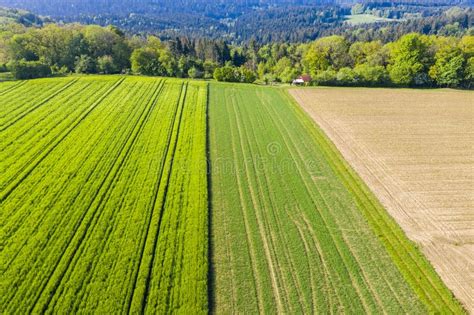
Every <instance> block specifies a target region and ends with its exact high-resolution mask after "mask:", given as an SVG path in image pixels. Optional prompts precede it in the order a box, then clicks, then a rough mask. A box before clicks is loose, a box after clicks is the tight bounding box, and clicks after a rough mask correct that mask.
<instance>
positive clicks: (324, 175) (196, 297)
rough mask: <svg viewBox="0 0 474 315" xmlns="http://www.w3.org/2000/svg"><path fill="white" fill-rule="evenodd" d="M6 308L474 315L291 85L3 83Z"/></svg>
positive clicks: (2, 297) (0, 265)
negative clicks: (297, 101)
mask: <svg viewBox="0 0 474 315" xmlns="http://www.w3.org/2000/svg"><path fill="white" fill-rule="evenodd" d="M0 139H1V142H0V175H1V176H0V310H1V312H2V313H7V314H10V313H44V312H47V313H60V314H68V313H77V312H80V313H99V314H109V313H147V314H153V313H158V314H167V313H185V314H195V313H208V312H213V313H218V314H228V313H249V314H255V313H270V314H272V313H313V312H314V313H341V312H345V313H365V312H367V313H427V312H438V313H462V312H463V309H462V308H461V306H460V304H459V303H458V302H457V300H455V299H454V298H453V297H452V294H451V292H450V291H449V290H448V289H447V288H446V287H445V285H444V284H443V283H442V282H441V280H440V279H439V277H438V276H437V274H436V273H435V271H434V270H433V268H432V267H431V265H430V264H429V263H428V262H427V260H426V259H425V258H424V256H422V255H421V253H420V252H419V250H418V249H417V248H416V246H415V245H414V244H413V243H411V242H410V241H409V240H408V239H407V238H406V236H405V235H404V234H403V232H402V230H401V229H400V228H399V227H398V226H397V225H396V224H395V222H394V221H393V220H392V219H391V217H389V216H388V214H387V213H386V211H385V210H384V209H383V207H382V206H381V205H380V203H379V202H378V201H377V200H376V198H375V197H374V196H373V194H372V193H371V192H370V191H369V190H368V188H367V187H366V186H365V184H364V183H363V182H362V181H361V180H360V178H359V177H358V176H357V174H356V173H355V172H354V171H352V170H351V169H350V167H349V166H348V164H347V163H346V162H345V161H344V160H343V159H342V157H341V155H340V153H339V152H338V151H337V150H336V148H335V147H334V146H333V144H332V143H331V142H330V141H329V140H328V139H327V138H326V136H325V135H324V134H323V133H322V131H321V130H320V129H319V128H318V127H317V126H315V125H314V123H313V122H312V120H310V119H309V118H308V117H307V116H306V114H304V113H303V111H302V110H301V109H299V107H298V106H297V105H296V104H295V103H294V101H293V100H292V99H291V98H290V97H289V95H288V94H287V93H286V91H284V90H282V89H278V88H268V87H258V86H253V85H234V84H218V83H205V82H198V81H185V80H177V79H160V78H143V77H121V76H101V77H66V78H56V79H39V80H31V81H15V82H3V83H0Z"/></svg>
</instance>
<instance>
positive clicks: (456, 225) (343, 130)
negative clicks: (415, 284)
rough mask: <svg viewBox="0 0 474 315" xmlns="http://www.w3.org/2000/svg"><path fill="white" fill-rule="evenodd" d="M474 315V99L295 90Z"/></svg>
mask: <svg viewBox="0 0 474 315" xmlns="http://www.w3.org/2000/svg"><path fill="white" fill-rule="evenodd" d="M290 94H292V95H293V96H294V97H295V99H296V100H297V101H298V102H299V103H300V104H301V106H302V107H303V108H304V109H305V110H306V111H307V113H308V114H309V115H310V116H311V117H312V118H313V119H314V120H315V121H316V122H317V124H319V126H320V127H321V128H322V129H323V130H324V131H325V132H326V134H327V135H328V136H329V137H330V138H331V139H332V141H333V142H334V143H335V144H336V146H337V147H338V149H339V150H340V151H341V152H342V154H343V156H344V157H345V158H346V159H347V160H348V161H349V163H350V164H351V165H352V166H353V167H354V169H355V170H356V171H357V172H358V173H359V174H360V176H361V177H362V178H363V179H364V180H365V182H366V183H367V184H368V185H369V187H370V188H371V189H372V191H373V192H374V193H375V194H376V195H377V197H378V198H379V199H380V201H381V202H382V203H383V205H384V206H385V207H386V209H387V211H388V212H389V213H390V214H391V215H392V216H393V217H394V218H395V219H396V221H397V222H398V223H399V224H400V225H401V227H402V228H403V230H404V231H405V232H406V234H407V235H408V237H409V238H410V239H412V240H413V241H415V242H416V243H418V244H420V246H421V248H422V250H423V252H424V253H425V255H426V256H427V257H428V259H429V260H430V261H431V262H432V264H433V266H434V267H435V269H436V270H437V272H438V273H439V274H440V276H441V278H442V279H443V280H444V282H445V283H446V285H447V286H448V287H449V288H450V289H451V290H452V291H453V293H454V294H455V295H456V296H457V297H458V298H459V300H461V302H463V304H464V305H465V306H466V308H467V310H468V311H469V312H471V313H474V93H473V92H469V91H454V90H405V89H403V90H395V89H361V88H315V89H312V88H305V89H293V90H290Z"/></svg>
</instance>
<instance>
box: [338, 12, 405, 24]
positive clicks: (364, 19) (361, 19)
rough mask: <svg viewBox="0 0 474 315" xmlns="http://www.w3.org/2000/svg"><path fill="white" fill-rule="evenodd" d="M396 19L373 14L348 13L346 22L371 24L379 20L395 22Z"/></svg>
mask: <svg viewBox="0 0 474 315" xmlns="http://www.w3.org/2000/svg"><path fill="white" fill-rule="evenodd" d="M393 21H397V20H394V19H388V18H382V17H378V16H375V15H372V14H353V15H346V22H347V23H349V24H351V25H360V24H370V23H377V22H393Z"/></svg>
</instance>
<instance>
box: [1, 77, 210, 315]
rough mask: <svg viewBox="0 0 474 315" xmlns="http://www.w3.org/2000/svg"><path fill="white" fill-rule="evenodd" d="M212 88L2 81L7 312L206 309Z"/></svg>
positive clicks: (117, 81) (146, 82)
mask: <svg viewBox="0 0 474 315" xmlns="http://www.w3.org/2000/svg"><path fill="white" fill-rule="evenodd" d="M206 95H207V88H206V86H205V85H204V84H202V83H189V84H188V83H185V82H181V81H172V80H168V81H166V82H165V81H164V80H160V79H146V78H126V79H124V78H120V77H105V78H94V77H92V78H89V77H88V78H80V79H76V78H63V79H45V80H34V81H29V82H19V83H16V84H10V83H2V84H0V104H1V106H0V139H2V141H1V142H0V161H1V162H0V174H2V176H0V209H1V211H0V248H1V251H0V274H1V276H0V284H1V285H0V305H1V307H0V308H1V309H2V311H3V312H6V313H15V312H19V313H29V312H35V313H36V312H39V313H40V312H44V311H48V312H55V313H63V314H65V313H75V312H86V313H91V312H98V313H103V314H107V313H127V312H132V313H140V312H146V313H155V312H158V313H167V312H170V311H171V310H173V311H181V312H184V313H186V312H187V313H206V312H207V272H208V265H207V182H206V171H205V170H206V163H205V141H206V138H205V132H206V125H205V122H206V121H205V111H206V104H207V100H206Z"/></svg>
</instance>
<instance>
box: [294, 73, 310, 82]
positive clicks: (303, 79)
mask: <svg viewBox="0 0 474 315" xmlns="http://www.w3.org/2000/svg"><path fill="white" fill-rule="evenodd" d="M311 80H312V78H311V76H310V75H307V74H305V75H300V76H299V77H298V78H296V79H294V80H293V82H292V85H308V84H309V83H310V82H311Z"/></svg>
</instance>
